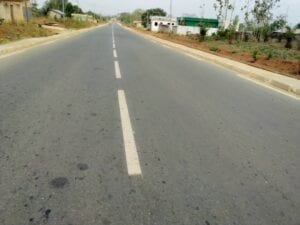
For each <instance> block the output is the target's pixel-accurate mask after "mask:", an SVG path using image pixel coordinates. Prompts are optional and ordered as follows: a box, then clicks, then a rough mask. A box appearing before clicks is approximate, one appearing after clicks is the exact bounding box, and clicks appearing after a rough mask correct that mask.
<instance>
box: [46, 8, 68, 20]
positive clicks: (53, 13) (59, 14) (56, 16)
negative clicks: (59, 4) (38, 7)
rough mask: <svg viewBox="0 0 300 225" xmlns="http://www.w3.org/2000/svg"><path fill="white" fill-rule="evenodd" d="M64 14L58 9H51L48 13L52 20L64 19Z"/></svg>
mask: <svg viewBox="0 0 300 225" xmlns="http://www.w3.org/2000/svg"><path fill="white" fill-rule="evenodd" d="M64 15H65V14H64V13H63V12H62V11H60V10H58V9H51V10H50V11H49V13H48V17H49V18H52V19H62V18H64Z"/></svg>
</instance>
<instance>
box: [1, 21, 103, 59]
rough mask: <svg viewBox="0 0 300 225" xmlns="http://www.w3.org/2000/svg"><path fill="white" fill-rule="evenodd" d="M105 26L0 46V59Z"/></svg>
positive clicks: (69, 31)
mask: <svg viewBox="0 0 300 225" xmlns="http://www.w3.org/2000/svg"><path fill="white" fill-rule="evenodd" d="M105 25H107V24H101V25H99V26H96V27H90V28H85V29H80V30H68V31H65V32H63V33H61V34H58V35H53V36H49V37H38V38H28V39H23V40H20V41H16V42H11V43H8V44H4V45H0V59H2V58H5V57H8V56H10V55H12V54H17V53H20V52H23V51H26V50H28V49H30V48H32V47H36V46H41V45H44V44H49V43H52V42H54V41H58V40H62V39H65V38H70V37H73V36H76V35H78V34H81V33H84V32H87V31H91V30H94V29H97V28H100V27H103V26H105Z"/></svg>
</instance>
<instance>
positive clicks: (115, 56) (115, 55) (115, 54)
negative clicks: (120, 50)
mask: <svg viewBox="0 0 300 225" xmlns="http://www.w3.org/2000/svg"><path fill="white" fill-rule="evenodd" d="M114 58H118V54H117V50H116V49H114Z"/></svg>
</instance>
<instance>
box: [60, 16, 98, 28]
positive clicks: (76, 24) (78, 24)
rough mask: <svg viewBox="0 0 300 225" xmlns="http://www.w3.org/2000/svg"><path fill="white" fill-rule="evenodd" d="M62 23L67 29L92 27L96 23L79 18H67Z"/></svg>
mask: <svg viewBox="0 0 300 225" xmlns="http://www.w3.org/2000/svg"><path fill="white" fill-rule="evenodd" d="M61 23H62V24H63V25H64V26H65V28H67V29H83V28H88V27H92V26H94V25H95V24H93V23H89V22H84V21H78V20H72V19H69V18H67V19H66V20H65V22H62V21H61Z"/></svg>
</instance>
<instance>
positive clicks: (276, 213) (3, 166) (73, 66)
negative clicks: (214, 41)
mask: <svg viewBox="0 0 300 225" xmlns="http://www.w3.org/2000/svg"><path fill="white" fill-rule="evenodd" d="M0 105H1V108H0V193H1V194H0V224H1V225H27V224H28V225H31V224H32V225H34V224H35V225H40V224H50V225H141V224H145V225H155V224H157V225H217V224H218V225H234V224H236V225H299V224H300V173H299V171H300V103H299V101H297V100H295V99H293V98H289V97H288V96H285V95H282V94H280V93H278V92H275V91H273V90H270V89H266V88H264V87H261V86H259V85H257V84H254V83H252V82H250V81H247V80H244V79H242V78H240V77H238V76H236V75H234V74H233V73H232V72H230V71H228V70H225V69H223V68H221V67H217V66H214V65H212V64H209V63H206V62H204V61H198V60H195V59H193V58H190V57H188V56H186V55H184V54H181V53H179V52H176V51H174V50H172V49H169V48H165V47H162V46H160V45H158V44H155V43H153V42H150V41H148V40H146V39H144V38H142V37H140V36H137V35H136V34H133V33H131V32H129V31H127V30H125V29H124V28H122V27H120V26H118V25H116V24H115V25H108V26H105V27H103V28H99V29H96V30H93V31H89V32H87V33H84V34H81V35H78V36H76V37H73V38H69V39H65V40H61V41H58V42H56V43H52V44H48V45H45V46H41V47H36V48H33V49H31V50H28V51H26V52H23V53H20V54H17V55H14V56H10V57H7V58H4V59H1V60H0Z"/></svg>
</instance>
